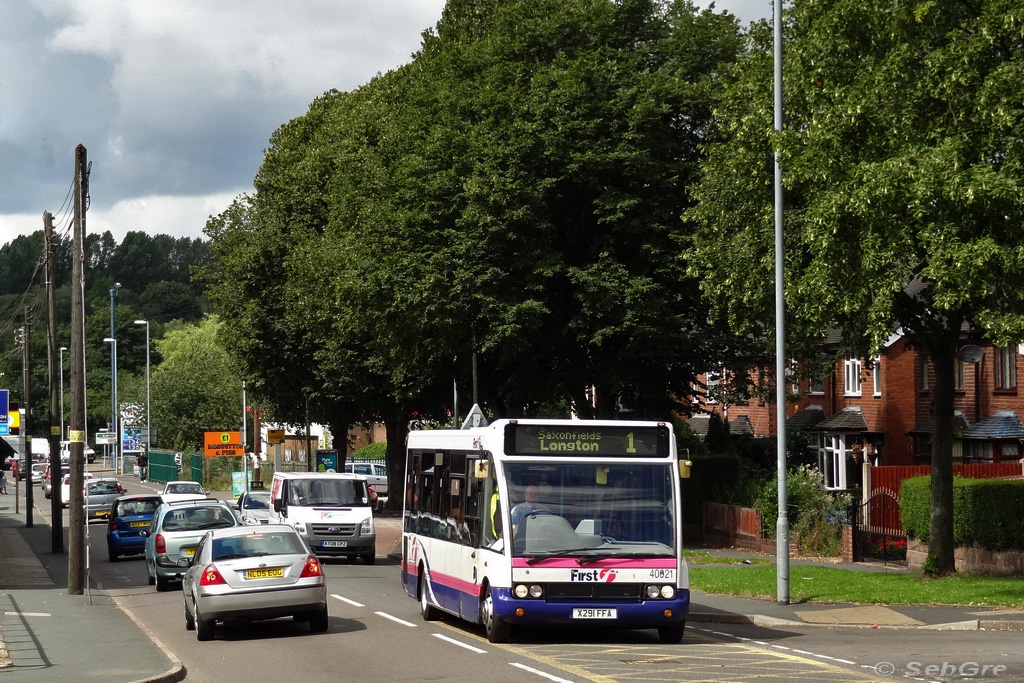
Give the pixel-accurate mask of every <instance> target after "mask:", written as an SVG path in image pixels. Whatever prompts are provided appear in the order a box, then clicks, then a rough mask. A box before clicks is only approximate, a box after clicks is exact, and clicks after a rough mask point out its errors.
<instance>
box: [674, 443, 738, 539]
mask: <svg viewBox="0 0 1024 683" xmlns="http://www.w3.org/2000/svg"><path fill="white" fill-rule="evenodd" d="M691 462H692V463H693V466H692V467H691V468H690V476H689V478H688V479H683V480H682V495H683V519H684V520H686V522H687V523H688V524H700V520H701V507H702V506H703V504H704V501H705V500H716V498H718V497H721V496H722V494H723V493H724V492H725V491H728V490H729V489H730V488H733V487H735V486H736V483H737V482H738V481H739V478H740V460H739V458H737V457H736V456H734V455H705V456H693V457H692V458H691ZM719 502H722V501H719Z"/></svg>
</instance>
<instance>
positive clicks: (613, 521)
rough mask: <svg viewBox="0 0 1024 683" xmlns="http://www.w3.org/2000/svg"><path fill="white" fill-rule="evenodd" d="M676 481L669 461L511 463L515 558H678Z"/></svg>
mask: <svg viewBox="0 0 1024 683" xmlns="http://www.w3.org/2000/svg"><path fill="white" fill-rule="evenodd" d="M673 476H677V475H676V473H675V471H674V470H673V468H672V466H671V465H670V464H667V463H666V464H637V463H627V464H596V463H587V464H584V463H579V462H567V463H550V462H549V463H543V464H541V463H522V462H506V463H505V477H506V483H507V490H508V491H509V496H510V498H511V500H510V501H508V505H507V507H505V509H506V510H507V511H508V514H509V521H510V528H511V530H512V554H513V555H515V556H519V557H533V558H544V557H558V556H572V557H577V558H581V559H582V558H602V557H609V556H623V555H628V556H632V557H638V556H639V557H674V556H675V533H674V531H673V530H674V529H675V528H676V524H675V506H674V503H673V501H674V498H673V493H672V477H673ZM503 507H504V506H503Z"/></svg>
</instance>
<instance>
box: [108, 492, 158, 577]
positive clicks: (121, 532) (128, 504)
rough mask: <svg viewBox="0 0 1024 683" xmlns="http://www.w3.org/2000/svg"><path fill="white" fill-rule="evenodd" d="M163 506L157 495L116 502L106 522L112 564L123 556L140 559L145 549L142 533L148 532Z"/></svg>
mask: <svg viewBox="0 0 1024 683" xmlns="http://www.w3.org/2000/svg"><path fill="white" fill-rule="evenodd" d="M160 503H161V500H160V496H158V495H155V494H142V495H132V496H121V497H120V498H118V499H117V500H115V501H114V503H113V505H112V506H111V508H110V518H109V520H108V521H107V556H108V557H109V558H110V561H111V562H116V561H117V558H118V557H119V556H121V555H139V554H141V553H142V552H143V551H144V550H145V549H146V535H145V534H144V533H143V532H145V531H147V530H148V529H149V525H150V522H152V521H153V513H154V512H156V509H157V508H158V507H160Z"/></svg>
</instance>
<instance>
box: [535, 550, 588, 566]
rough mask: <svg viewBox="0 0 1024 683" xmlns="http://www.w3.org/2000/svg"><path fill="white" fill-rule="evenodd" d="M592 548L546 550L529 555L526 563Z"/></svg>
mask: <svg viewBox="0 0 1024 683" xmlns="http://www.w3.org/2000/svg"><path fill="white" fill-rule="evenodd" d="M588 550H591V548H562V549H560V550H545V551H544V552H542V553H535V554H533V555H530V556H528V558H527V560H526V564H535V563H537V562H540V561H541V560H546V559H548V558H550V557H567V556H570V555H572V554H573V553H585V552H587V551H588Z"/></svg>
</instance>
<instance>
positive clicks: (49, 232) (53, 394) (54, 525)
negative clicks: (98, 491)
mask: <svg viewBox="0 0 1024 683" xmlns="http://www.w3.org/2000/svg"><path fill="white" fill-rule="evenodd" d="M43 237H44V239H45V240H46V325H47V329H48V330H49V333H48V334H47V335H46V367H47V370H49V375H48V376H49V378H50V472H51V473H56V472H60V440H61V439H63V438H64V436H63V435H62V434H61V433H60V425H61V415H60V411H61V408H62V406H61V405H60V399H59V396H58V388H59V383H60V382H63V381H64V378H63V376H59V374H58V369H57V363H56V362H55V361H54V356H56V355H57V313H56V304H55V298H56V295H55V291H56V283H55V282H54V276H55V274H56V272H57V271H56V268H55V267H54V255H53V252H54V246H53V214H52V213H50V212H49V211H44V212H43ZM54 476H56V475H55V474H54ZM50 520H51V521H50V552H52V553H54V554H59V553H63V552H64V506H62V505H61V504H60V498H59V497H57V496H53V495H51V496H50Z"/></svg>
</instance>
